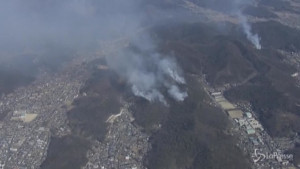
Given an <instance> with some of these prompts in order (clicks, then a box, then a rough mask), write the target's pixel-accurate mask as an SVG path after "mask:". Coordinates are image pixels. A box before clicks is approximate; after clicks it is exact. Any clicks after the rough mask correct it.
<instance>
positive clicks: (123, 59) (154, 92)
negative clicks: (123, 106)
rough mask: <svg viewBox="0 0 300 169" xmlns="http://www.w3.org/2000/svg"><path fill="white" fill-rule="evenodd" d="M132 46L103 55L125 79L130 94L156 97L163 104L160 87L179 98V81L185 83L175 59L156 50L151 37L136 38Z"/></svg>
mask: <svg viewBox="0 0 300 169" xmlns="http://www.w3.org/2000/svg"><path fill="white" fill-rule="evenodd" d="M135 41H136V42H134V44H133V46H134V48H136V49H132V48H130V47H129V48H127V49H125V50H124V51H122V52H119V53H118V54H116V55H114V56H107V58H106V60H107V63H108V65H109V66H110V67H111V68H113V69H114V70H115V71H116V72H117V73H118V74H119V75H120V76H121V77H123V78H125V79H127V81H128V83H129V84H130V85H131V89H132V92H133V94H134V95H136V96H139V97H143V98H145V99H147V100H148V101H150V102H154V101H160V102H162V103H163V104H165V105H167V101H166V97H165V96H164V94H163V92H162V91H168V92H167V93H168V94H169V96H170V97H172V98H173V99H175V100H176V101H183V100H184V99H185V98H186V97H187V92H185V91H181V89H180V87H179V85H184V84H185V79H184V78H183V76H182V73H181V70H180V68H179V67H178V65H177V64H176V62H175V60H174V59H172V58H171V57H170V56H164V55H161V54H159V53H158V52H157V50H156V48H155V45H154V43H153V42H152V41H151V38H149V37H147V38H138V40H135Z"/></svg>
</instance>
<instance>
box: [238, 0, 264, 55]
mask: <svg viewBox="0 0 300 169" xmlns="http://www.w3.org/2000/svg"><path fill="white" fill-rule="evenodd" d="M235 2H236V5H237V8H236V9H237V10H236V11H235V13H236V15H237V16H238V19H239V22H240V24H241V27H242V29H243V31H244V33H245V34H246V37H247V39H248V40H249V41H250V42H251V43H252V44H253V45H254V46H255V48H256V49H259V50H260V49H261V44H260V37H259V36H258V34H254V33H253V32H252V28H251V25H250V23H249V22H248V19H247V17H246V16H245V15H244V14H243V12H242V11H241V9H242V8H243V7H242V6H243V5H245V4H249V3H253V2H254V1H253V0H252V1H245V0H237V1H235Z"/></svg>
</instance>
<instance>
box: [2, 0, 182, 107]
mask: <svg viewBox="0 0 300 169" xmlns="http://www.w3.org/2000/svg"><path fill="white" fill-rule="evenodd" d="M149 2H151V3H152V1H146V0H126V1H122V0H26V1H24V0H2V1H0V20H1V27H0V50H1V52H0V59H1V57H7V55H9V54H11V53H14V54H11V55H18V53H23V52H26V51H31V52H33V53H35V52H36V53H39V51H44V50H45V51H47V52H50V54H49V59H50V60H51V59H52V58H51V53H52V51H58V49H57V48H56V47H59V49H60V50H61V49H70V50H72V51H74V52H75V53H78V52H80V53H83V54H84V53H85V52H91V51H96V50H97V49H98V48H99V46H100V45H101V44H102V42H106V41H108V42H109V41H113V40H115V39H120V38H123V37H134V35H135V34H137V32H138V30H140V29H143V27H146V26H147V25H151V24H154V23H153V22H159V17H156V16H153V12H154V13H157V14H162V16H166V17H167V13H168V15H169V14H170V13H172V12H170V13H169V11H164V10H160V9H159V8H157V7H154V6H153V4H151V3H149ZM159 3H161V2H159ZM148 9H151V11H149V10H148ZM176 13H178V11H177V12H174V13H173V14H176ZM149 15H151V17H149ZM150 20H151V21H150ZM150 22H151V23H150ZM143 34H145V35H144V36H143V37H141V38H137V37H134V38H128V40H129V41H130V44H132V45H133V46H134V49H133V48H130V49H124V50H121V51H118V55H116V56H107V57H106V59H107V62H108V64H109V66H110V67H111V68H113V69H114V70H115V71H116V72H117V73H118V74H119V75H121V77H123V78H125V79H126V80H127V81H128V83H129V84H130V85H131V88H132V92H133V93H134V94H135V95H136V96H140V97H144V98H146V99H147V100H149V101H156V100H158V101H161V102H163V103H165V104H167V103H166V99H165V96H164V94H163V93H165V94H166V93H169V96H171V97H172V98H174V99H175V100H177V101H183V100H184V98H185V97H187V94H186V92H181V89H180V88H181V87H179V86H178V85H184V84H185V80H184V78H183V77H182V72H181V71H180V68H179V67H178V65H177V64H176V62H175V60H173V59H172V57H171V56H162V55H161V54H160V53H158V52H157V50H156V44H155V43H154V42H153V41H152V40H151V38H150V36H148V35H147V31H145V32H144V33H143ZM49 46H52V48H51V49H48V47H49ZM53 46H54V47H53ZM4 51H5V52H4ZM62 57H64V56H62ZM53 60H54V58H53ZM164 90H165V91H167V92H164Z"/></svg>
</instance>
